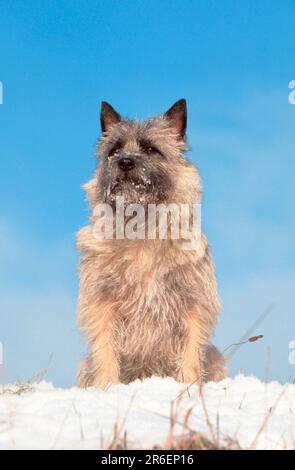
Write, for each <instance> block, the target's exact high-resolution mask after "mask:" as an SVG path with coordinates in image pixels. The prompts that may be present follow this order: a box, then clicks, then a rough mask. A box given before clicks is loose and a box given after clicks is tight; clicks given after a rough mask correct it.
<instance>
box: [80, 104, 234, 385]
mask: <svg viewBox="0 0 295 470" xmlns="http://www.w3.org/2000/svg"><path fill="white" fill-rule="evenodd" d="M186 122H187V108H186V101H185V100H183V99H182V100H179V101H178V102H176V103H175V104H174V105H173V106H172V107H171V108H170V109H169V110H168V111H167V112H166V113H164V114H163V115H161V116H158V117H154V118H150V119H148V120H146V121H144V122H138V121H131V120H128V119H125V118H122V117H121V116H120V114H118V113H117V111H115V110H114V108H112V106H110V105H109V104H108V103H106V102H103V103H102V107H101V128H102V137H101V139H100V142H99V145H98V157H99V159H100V164H99V165H98V167H97V169H96V171H95V175H94V178H93V179H92V180H91V181H89V182H88V183H87V184H86V185H85V189H86V192H87V196H88V199H89V201H90V205H91V208H92V209H93V210H94V209H95V207H96V206H97V205H98V204H101V203H103V204H108V205H110V206H111V207H113V208H114V207H115V201H116V198H117V197H118V196H120V197H124V204H125V205H127V204H133V203H139V204H141V205H142V206H144V207H147V206H148V205H149V204H170V203H175V204H180V203H181V204H189V205H190V207H191V205H192V204H194V203H200V201H201V195H202V189H201V180H200V175H199V172H198V170H197V168H196V167H195V166H194V165H193V164H192V163H191V162H190V161H189V160H188V159H187V158H186V156H185V152H186V150H187V145H186ZM94 220H95V218H94V219H91V223H90V224H89V225H88V226H86V227H84V228H82V229H81V230H80V232H79V233H78V249H79V251H80V253H81V262H80V296H79V323H80V327H81V329H82V330H83V332H84V333H85V335H86V337H87V339H88V342H89V353H88V355H87V356H86V358H85V359H84V361H83V362H82V364H81V366H80V369H79V382H80V385H81V386H82V387H88V386H95V387H98V388H106V387H107V386H108V385H109V384H114V383H119V382H122V383H129V382H131V381H133V380H136V379H143V378H145V377H150V376H152V375H156V376H161V377H167V376H168V377H174V378H175V379H176V380H177V381H180V382H184V383H193V382H195V383H201V382H202V381H208V380H221V379H222V378H224V377H225V376H226V368H225V365H224V364H225V361H224V358H223V356H222V355H221V354H220V353H219V352H218V350H217V349H216V348H215V347H214V346H213V345H212V344H211V343H210V336H211V335H212V333H213V329H214V326H215V324H216V321H217V319H218V315H219V310H220V304H219V297H218V292H217V286H216V279H215V271H214V266H213V263H212V260H211V255H210V250H209V246H208V242H207V239H206V237H205V235H204V234H201V236H200V240H199V243H198V248H197V249H192V250H185V249H183V243H182V242H183V240H182V239H173V238H172V237H171V236H169V235H168V237H167V238H166V239H147V238H146V237H145V238H144V239H142V238H138V239H136V238H135V239H127V238H119V239H116V238H114V237H112V238H103V237H97V236H95V230H94V225H95V224H94Z"/></svg>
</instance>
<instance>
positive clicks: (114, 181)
mask: <svg viewBox="0 0 295 470" xmlns="http://www.w3.org/2000/svg"><path fill="white" fill-rule="evenodd" d="M166 166H167V159H166V157H165V156H164V155H163V154H162V153H161V151H160V150H159V149H157V148H156V147H154V146H152V145H151V144H150V143H148V142H146V141H143V140H140V141H136V140H135V141H132V142H123V141H121V142H113V143H112V147H111V148H110V150H109V151H108V153H107V155H104V156H102V162H101V167H100V178H99V184H100V189H101V190H102V193H103V199H104V201H105V202H108V203H113V202H114V201H115V199H116V196H124V199H125V202H126V204H131V203H141V204H148V203H160V202H164V201H166V200H167V198H168V197H169V193H170V191H171V190H172V187H173V182H172V179H171V176H170V175H169V172H167V171H166V170H165V168H166Z"/></svg>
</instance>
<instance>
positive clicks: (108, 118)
mask: <svg viewBox="0 0 295 470" xmlns="http://www.w3.org/2000/svg"><path fill="white" fill-rule="evenodd" d="M120 120H121V116H120V114H119V113H117V111H115V110H114V108H113V107H112V106H111V105H110V104H109V103H107V102H106V101H103V102H102V103H101V111H100V124H101V130H102V132H107V131H108V130H109V128H110V127H111V126H113V125H114V124H116V123H117V122H119V121H120Z"/></svg>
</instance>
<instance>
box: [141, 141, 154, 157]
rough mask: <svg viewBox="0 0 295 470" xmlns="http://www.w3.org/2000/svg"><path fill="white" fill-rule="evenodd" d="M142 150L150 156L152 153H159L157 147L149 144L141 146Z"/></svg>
mask: <svg viewBox="0 0 295 470" xmlns="http://www.w3.org/2000/svg"><path fill="white" fill-rule="evenodd" d="M141 148H142V150H143V151H144V153H147V154H148V155H151V154H152V153H157V152H158V150H157V149H156V148H155V147H153V146H152V145H150V144H147V143H143V144H142V145H141Z"/></svg>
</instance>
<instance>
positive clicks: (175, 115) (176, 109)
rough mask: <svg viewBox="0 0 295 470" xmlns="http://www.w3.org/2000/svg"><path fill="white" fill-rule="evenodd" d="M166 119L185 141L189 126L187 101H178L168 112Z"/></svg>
mask: <svg viewBox="0 0 295 470" xmlns="http://www.w3.org/2000/svg"><path fill="white" fill-rule="evenodd" d="M164 117H165V118H166V119H168V121H169V122H170V125H171V127H172V128H173V129H174V130H175V131H176V133H177V134H178V135H179V138H180V139H183V140H184V139H185V131H186V124H187V107H186V101H185V99H181V100H179V101H176V103H174V105H173V106H171V108H170V109H168V111H166V113H165V114H164Z"/></svg>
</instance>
